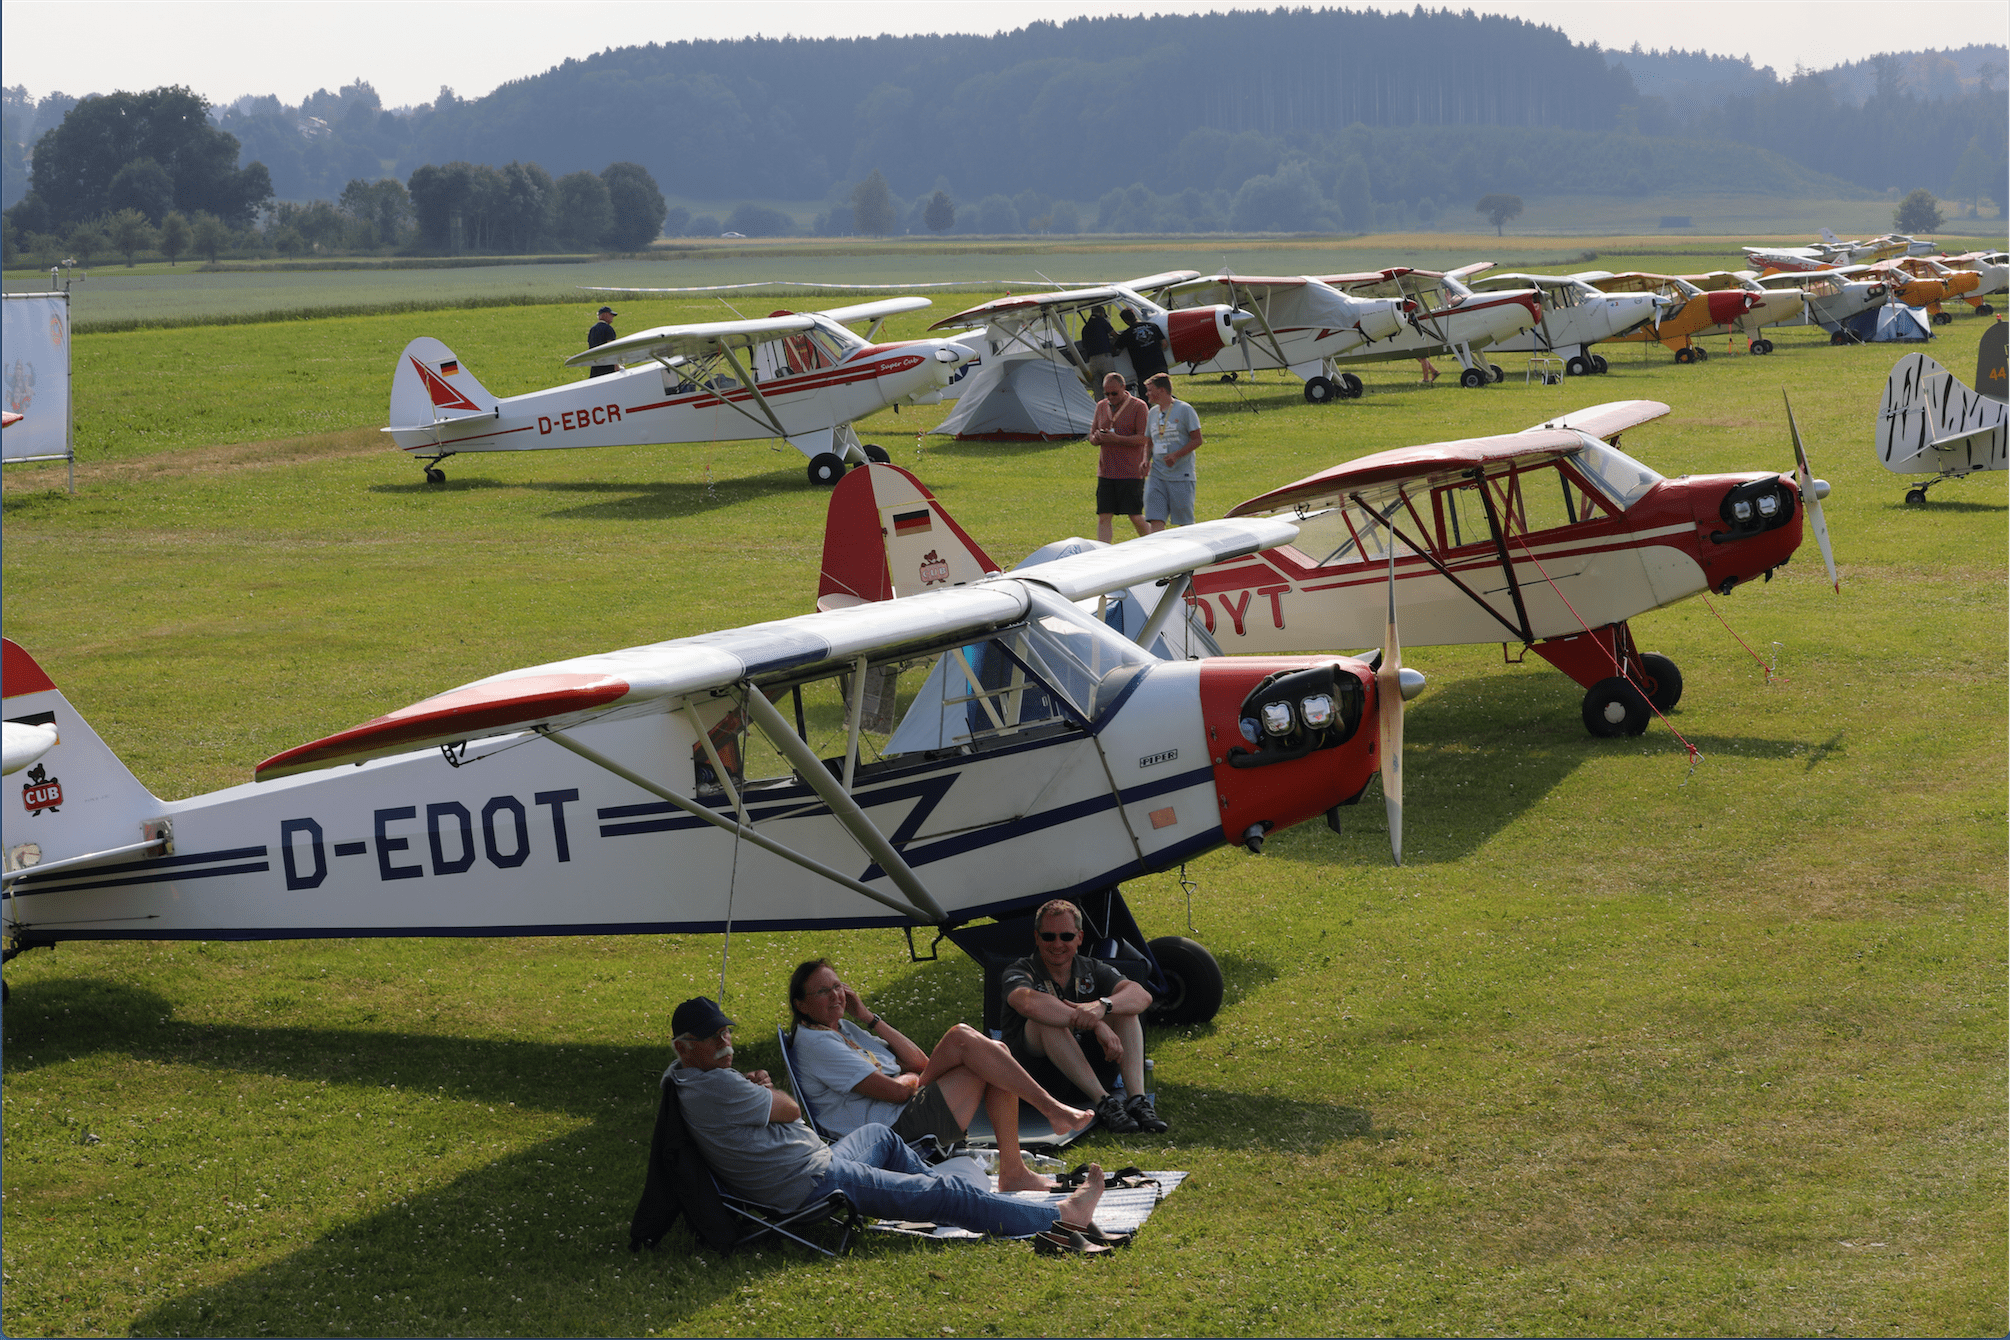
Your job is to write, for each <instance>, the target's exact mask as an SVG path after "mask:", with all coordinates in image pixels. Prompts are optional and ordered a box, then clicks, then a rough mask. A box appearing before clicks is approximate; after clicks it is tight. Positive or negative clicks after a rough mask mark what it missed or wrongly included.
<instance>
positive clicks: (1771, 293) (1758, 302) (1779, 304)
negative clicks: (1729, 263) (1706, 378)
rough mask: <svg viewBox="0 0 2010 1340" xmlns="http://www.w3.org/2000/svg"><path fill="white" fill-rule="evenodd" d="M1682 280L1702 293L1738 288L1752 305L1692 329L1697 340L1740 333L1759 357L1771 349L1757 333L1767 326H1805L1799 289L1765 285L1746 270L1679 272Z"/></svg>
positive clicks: (1804, 304)
mask: <svg viewBox="0 0 2010 1340" xmlns="http://www.w3.org/2000/svg"><path fill="white" fill-rule="evenodd" d="M1681 277H1682V278H1683V279H1685V280H1687V281H1688V282H1690V283H1691V284H1694V285H1695V286H1696V287H1697V288H1699V289H1702V290H1703V291H1704V292H1705V293H1722V292H1730V291H1733V290H1735V291H1738V292H1742V293H1746V294H1749V295H1751V298H1752V306H1751V307H1750V308H1749V309H1748V310H1747V311H1745V312H1744V313H1742V314H1741V315H1739V316H1735V317H1733V318H1732V319H1731V320H1729V321H1727V322H1725V323H1724V324H1722V325H1720V326H1710V327H1706V328H1705V329H1703V330H1699V331H1697V332H1696V337H1697V338H1699V339H1701V338H1704V337H1706V336H1710V335H1728V334H1731V333H1733V332H1736V333H1737V334H1739V335H1743V336H1744V337H1745V340H1746V347H1747V348H1748V349H1749V350H1750V351H1751V352H1752V353H1754V354H1759V355H1761V356H1763V355H1765V354H1770V353H1771V352H1773V342H1772V341H1771V340H1769V339H1767V338H1766V337H1765V336H1764V335H1762V334H1760V332H1761V331H1762V330H1764V329H1765V328H1766V327H1767V326H1786V325H1806V324H1807V315H1808V299H1807V295H1806V294H1805V293H1804V292H1803V291H1802V290H1800V289H1799V288H1793V287H1787V288H1768V287H1766V286H1765V285H1763V284H1761V283H1759V277H1758V276H1757V275H1755V274H1753V273H1752V272H1751V271H1750V270H1712V271H1711V272H1710V273H1709V274H1700V275H1683V276H1681Z"/></svg>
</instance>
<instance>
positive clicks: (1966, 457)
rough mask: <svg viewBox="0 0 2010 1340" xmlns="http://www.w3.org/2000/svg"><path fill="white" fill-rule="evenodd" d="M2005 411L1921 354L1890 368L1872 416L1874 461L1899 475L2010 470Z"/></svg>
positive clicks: (2009, 419) (2008, 411) (2009, 413)
mask: <svg viewBox="0 0 2010 1340" xmlns="http://www.w3.org/2000/svg"><path fill="white" fill-rule="evenodd" d="M2006 439H2010V407H2006V406H2005V405H2004V403H2003V402H2002V401H2000V400H1992V399H1990V398H1989V397H1988V396H1985V395H1982V394H1981V393H1980V392H1977V391H1972V390H1970V389H1969V388H1968V387H1966V386H1964V385H1962V384H1961V382H1960V381H1959V380H1958V379H1957V378H1956V377H1955V375H1954V374H1953V373H1951V372H1949V371H1948V370H1947V369H1946V368H1943V367H1941V366H1940V364H1938V363H1936V362H1934V361H1933V360H1932V359H1930V358H1928V357H1927V356H1926V355H1925V354H1907V355H1906V356H1905V357H1903V358H1901V359H1899V360H1898V363H1897V364H1896V365H1895V366H1894V367H1893V368H1892V370H1891V376H1890V378H1889V379H1888V380H1887V381H1886V382H1885V384H1884V401H1883V403H1882V404H1880V405H1879V406H1878V413H1877V458H1878V460H1880V461H1882V462H1883V463H1884V468H1885V469H1887V470H1889V471H1891V472H1892V473H1893V474H1900V475H1930V474H1943V475H1966V474H1972V473H1973V472H1975V471H1977V470H2002V469H2004V468H2006V466H2010V459H2006V456H2010V452H2006Z"/></svg>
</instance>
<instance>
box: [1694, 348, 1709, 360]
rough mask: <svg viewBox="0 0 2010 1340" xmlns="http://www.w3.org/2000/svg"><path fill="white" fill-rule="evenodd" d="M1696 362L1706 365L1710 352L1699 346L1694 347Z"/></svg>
mask: <svg viewBox="0 0 2010 1340" xmlns="http://www.w3.org/2000/svg"><path fill="white" fill-rule="evenodd" d="M1696 361H1697V362H1698V363H1707V362H1709V361H1710V351H1709V350H1708V349H1705V348H1704V347H1703V346H1702V345H1700V344H1699V345H1697V346H1696Z"/></svg>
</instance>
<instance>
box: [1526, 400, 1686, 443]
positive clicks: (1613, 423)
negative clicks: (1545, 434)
mask: <svg viewBox="0 0 2010 1340" xmlns="http://www.w3.org/2000/svg"><path fill="white" fill-rule="evenodd" d="M1668 412H1669V409H1668V407H1667V406H1666V405H1664V404H1662V403H1661V402H1660V401H1658V400H1613V401H1609V402H1607V403H1606V404H1603V405H1592V406H1589V407H1587V408H1585V409H1579V410H1572V411H1571V412H1570V413H1568V414H1566V415H1564V416H1563V417H1562V418H1560V419H1551V420H1549V421H1548V422H1547V423H1539V424H1537V425H1536V426H1535V427H1534V428H1531V429H1529V431H1530V432H1537V431H1539V430H1542V429H1552V428H1562V429H1566V430H1571V431H1575V432H1579V433H1589V434H1591V436H1593V437H1595V438H1597V439H1598V440H1599V441H1601V442H1610V441H1611V440H1612V439H1613V438H1615V437H1617V436H1619V434H1621V433H1623V432H1625V431H1626V430H1627V429H1629V428H1638V427H1639V426H1640V425H1641V424H1643V423H1652V422H1653V421H1654V420H1656V419H1658V418H1660V417H1661V416H1662V415H1664V414H1666V413H1668Z"/></svg>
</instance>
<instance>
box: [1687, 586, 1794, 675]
mask: <svg viewBox="0 0 2010 1340" xmlns="http://www.w3.org/2000/svg"><path fill="white" fill-rule="evenodd" d="M1703 603H1704V604H1705V605H1706V606H1709V610H1710V613H1712V614H1716V615H1717V622H1718V623H1720V624H1723V625H1724V631H1725V632H1727V633H1729V634H1730V635H1731V636H1732V638H1733V639H1735V640H1736V642H1737V644H1738V645H1739V646H1741V647H1743V648H1744V649H1745V654H1746V655H1747V656H1750V657H1751V658H1752V659H1753V660H1755V661H1757V662H1758V663H1759V669H1761V670H1763V671H1764V672H1765V675H1766V682H1767V683H1768V684H1770V683H1772V682H1773V680H1774V678H1775V675H1774V672H1773V667H1772V666H1770V665H1767V664H1766V658H1765V657H1763V656H1761V655H1759V653H1758V652H1756V651H1753V650H1752V647H1751V644H1750V643H1748V642H1746V641H1745V639H1744V638H1742V637H1739V636H1738V630H1737V629H1735V628H1733V627H1731V621H1730V620H1729V619H1726V618H1725V617H1724V616H1723V615H1722V614H1718V613H1717V607H1716V606H1715V605H1711V604H1710V593H1709V592H1708V591H1705V592H1703ZM1774 645H1775V646H1778V645H1779V644H1778V643H1775V644H1774ZM1778 678H1780V679H1785V678H1786V676H1785V675H1779V676H1778Z"/></svg>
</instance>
